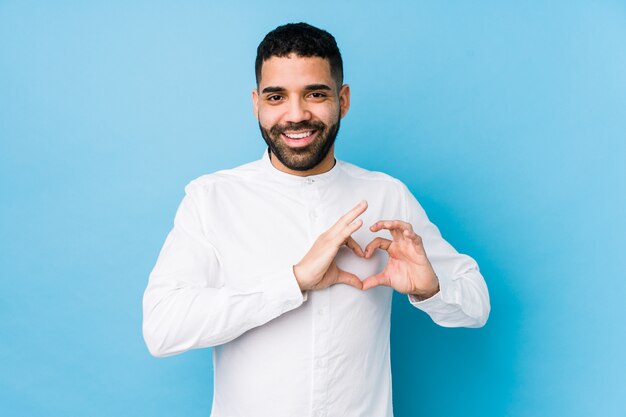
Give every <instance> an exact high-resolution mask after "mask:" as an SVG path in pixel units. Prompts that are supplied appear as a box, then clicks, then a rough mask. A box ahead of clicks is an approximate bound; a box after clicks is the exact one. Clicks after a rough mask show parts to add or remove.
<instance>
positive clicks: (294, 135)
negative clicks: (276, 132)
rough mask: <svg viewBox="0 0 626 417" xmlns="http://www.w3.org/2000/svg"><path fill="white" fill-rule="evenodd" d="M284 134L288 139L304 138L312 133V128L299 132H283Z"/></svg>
mask: <svg viewBox="0 0 626 417" xmlns="http://www.w3.org/2000/svg"><path fill="white" fill-rule="evenodd" d="M283 134H284V135H285V136H287V137H288V138H289V139H304V138H307V137H309V136H311V135H312V134H313V131H312V130H309V131H307V132H300V133H283Z"/></svg>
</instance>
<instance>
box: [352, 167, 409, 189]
mask: <svg viewBox="0 0 626 417" xmlns="http://www.w3.org/2000/svg"><path fill="white" fill-rule="evenodd" d="M341 168H342V170H343V173H344V175H345V176H346V177H348V178H350V179H353V180H355V181H366V182H369V183H377V184H376V185H377V186H384V187H389V188H393V189H396V190H398V191H400V192H402V193H404V192H405V191H406V190H407V187H406V185H404V183H403V182H402V181H400V180H399V179H397V178H395V177H393V176H391V175H389V174H386V173H384V172H381V171H370V170H368V169H365V168H362V167H359V166H357V165H354V164H351V163H349V162H345V161H341Z"/></svg>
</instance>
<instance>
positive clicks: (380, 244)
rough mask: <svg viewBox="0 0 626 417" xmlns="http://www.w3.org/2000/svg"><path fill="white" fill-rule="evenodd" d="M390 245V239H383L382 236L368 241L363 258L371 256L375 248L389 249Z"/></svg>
mask: <svg viewBox="0 0 626 417" xmlns="http://www.w3.org/2000/svg"><path fill="white" fill-rule="evenodd" d="M390 245H391V240H389V239H385V238H384V237H377V238H375V239H374V240H372V241H371V242H370V243H368V245H367V247H366V248H365V258H366V259H369V258H371V257H372V255H373V254H374V251H375V250H376V249H382V250H387V249H389V246H390Z"/></svg>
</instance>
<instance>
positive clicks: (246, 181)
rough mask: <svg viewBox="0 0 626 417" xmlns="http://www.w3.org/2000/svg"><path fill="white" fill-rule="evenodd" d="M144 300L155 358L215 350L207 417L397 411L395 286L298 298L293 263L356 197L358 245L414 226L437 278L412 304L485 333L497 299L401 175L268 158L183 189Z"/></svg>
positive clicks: (373, 266)
mask: <svg viewBox="0 0 626 417" xmlns="http://www.w3.org/2000/svg"><path fill="white" fill-rule="evenodd" d="M185 191H186V195H185V197H184V199H183V201H182V203H181V204H180V207H179V209H178V211H177V213H176V218H175V221H174V228H173V229H172V231H171V232H170V234H169V235H168V237H167V239H166V241H165V244H164V246H163V249H162V250H161V253H160V255H159V258H158V261H157V263H156V266H155V267H154V270H153V271H152V273H151V275H150V280H149V283H148V287H147V289H146V291H145V294H144V307H143V313H144V321H143V332H144V338H145V341H146V344H147V346H148V348H149V350H150V352H151V353H152V354H153V355H155V356H169V355H174V354H178V353H181V352H184V351H186V350H189V349H195V348H205V347H210V346H212V347H214V348H213V364H214V394H213V410H212V414H211V416H212V417H252V416H255V417H258V416H260V417H262V416H267V417H282V416H285V417H308V416H310V417H340V416H341V417H356V416H367V417H371V416H377V417H378V416H380V417H382V416H392V415H393V410H392V401H391V367H390V355H389V330H390V314H391V300H392V293H393V290H392V289H391V288H389V287H382V286H381V287H376V288H373V289H370V290H367V291H361V290H358V289H356V288H354V287H351V286H348V285H344V284H337V285H334V286H331V287H329V288H326V289H323V290H317V291H308V292H306V293H304V294H303V293H302V292H301V291H300V288H299V286H298V284H297V282H296V279H295V277H294V275H293V265H294V264H296V263H298V262H299V261H300V259H302V257H303V256H304V255H305V254H306V253H307V251H308V250H309V249H310V247H311V246H312V245H313V242H314V241H315V240H316V239H317V237H318V236H319V235H320V234H321V233H322V232H324V231H326V230H327V229H328V228H329V227H330V226H331V225H333V224H334V223H335V222H336V221H337V220H338V219H339V217H341V215H343V214H344V213H346V212H348V211H349V210H350V209H351V208H353V207H354V206H355V205H356V204H357V203H358V202H359V201H360V200H363V199H365V200H367V202H368V209H367V211H366V212H365V213H364V214H363V215H361V217H360V218H361V219H363V221H364V227H361V228H360V229H359V230H358V231H357V232H356V233H354V234H353V238H354V239H355V240H356V241H357V242H358V243H359V244H360V245H361V247H362V248H365V246H366V245H367V243H369V242H370V241H371V240H372V239H373V238H374V237H375V236H386V237H390V236H389V234H388V232H386V231H385V233H380V232H379V233H377V234H374V233H372V232H370V231H369V226H370V225H371V224H373V223H374V222H375V221H377V220H389V219H394V220H395V219H397V220H403V221H407V222H409V223H411V224H412V225H413V227H414V229H415V232H416V233H417V234H418V235H420V236H421V237H422V240H423V243H424V248H425V250H426V254H427V256H428V258H429V259H430V262H431V264H432V265H433V268H434V270H435V272H436V274H437V276H438V278H439V280H440V288H441V289H440V292H439V293H437V294H436V295H435V296H433V297H431V298H430V299H427V300H424V301H418V300H417V299H414V298H412V296H408V301H409V302H411V303H412V304H413V305H414V306H415V307H417V308H418V309H420V310H422V311H424V312H426V313H427V314H428V315H429V316H430V317H431V318H432V319H433V320H434V321H435V322H436V323H437V324H439V325H441V326H449V327H455V326H465V327H480V326H482V325H483V324H484V323H485V321H486V320H487V317H488V315H489V309H490V307H489V295H488V292H487V287H486V285H485V282H484V280H483V278H482V276H481V274H480V272H479V271H478V266H477V265H476V263H475V262H474V260H473V259H472V258H470V257H468V256H466V255H461V254H459V253H457V252H456V251H455V250H454V248H452V246H450V245H449V244H448V243H447V242H446V241H445V240H444V239H443V238H442V237H441V235H440V233H439V231H438V230H437V228H436V227H435V226H434V225H433V224H432V223H431V222H430V221H429V220H428V218H427V217H426V214H425V213H424V210H423V209H422V207H421V206H420V205H419V204H418V202H417V201H416V200H415V198H414V197H413V195H412V194H411V193H410V192H409V190H408V189H407V188H406V187H405V186H404V185H403V184H402V183H401V182H400V181H398V180H397V179H394V178H392V177H390V176H388V175H386V174H383V173H379V172H371V171H367V170H364V169H362V168H359V167H357V166H354V165H351V164H348V163H346V162H342V161H337V162H336V164H335V166H334V167H333V168H332V169H331V170H330V171H328V172H326V173H323V174H320V175H314V176H310V177H299V176H293V175H289V174H287V173H284V172H281V171H279V170H277V169H276V168H275V167H274V166H273V165H272V164H271V161H270V160H269V157H268V155H267V152H265V153H264V155H263V158H262V159H260V160H258V161H255V162H252V163H249V164H246V165H243V166H240V167H237V168H234V169H231V170H224V171H219V172H216V173H214V174H210V175H205V176H202V177H200V178H198V179H196V180H194V181H192V182H191V183H189V184H188V185H187V187H186V188H185ZM386 259H387V254H386V252H384V251H382V250H378V251H377V252H376V255H375V256H374V257H372V258H371V259H363V258H359V257H357V256H356V255H354V254H353V253H352V252H351V251H350V250H349V249H347V248H345V247H342V248H341V249H340V250H339V254H338V255H337V258H336V262H337V265H338V266H339V267H340V268H342V269H344V270H346V271H349V272H352V273H354V274H356V275H357V276H359V277H360V278H361V279H365V278H367V277H368V276H370V275H372V274H375V273H378V272H380V271H382V269H383V268H384V266H385V264H386Z"/></svg>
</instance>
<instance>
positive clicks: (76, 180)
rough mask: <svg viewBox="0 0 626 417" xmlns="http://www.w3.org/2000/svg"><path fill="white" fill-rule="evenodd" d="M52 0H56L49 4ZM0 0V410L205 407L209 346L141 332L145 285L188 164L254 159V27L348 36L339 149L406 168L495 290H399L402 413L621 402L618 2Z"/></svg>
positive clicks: (622, 41) (623, 90)
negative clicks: (443, 313) (445, 301)
mask: <svg viewBox="0 0 626 417" xmlns="http://www.w3.org/2000/svg"><path fill="white" fill-rule="evenodd" d="M53 3H54V4H53ZM125 3H126V2H122V1H120V2H104V1H103V2H63V1H59V2H44V1H40V2H35V1H0V186H1V190H2V194H1V195H2V196H1V197H0V198H1V206H0V207H1V208H0V210H1V211H0V230H1V234H0V236H1V237H0V239H1V240H0V262H1V265H0V271H1V282H0V284H1V285H0V288H1V289H0V409H1V410H3V411H2V415H7V416H9V415H10V416H39V415H41V416H43V415H45V416H66V415H85V416H94V417H98V416H173V415H179V416H183V415H184V416H207V415H208V410H209V409H210V404H211V393H212V367H211V363H210V362H211V352H210V350H208V349H205V350H199V351H193V352H188V353H186V354H184V355H180V356H178V357H172V358H168V359H155V358H152V357H151V356H149V354H148V352H147V350H146V348H145V346H144V344H143V340H142V337H141V296H142V292H143V289H144V287H145V284H146V282H147V277H148V274H149V272H150V270H151V268H152V266H153V264H154V262H155V260H156V256H157V254H158V251H159V249H160V247H161V245H162V243H163V241H164V239H165V236H166V234H167V232H168V231H169V229H170V227H171V224H172V220H173V216H174V212H175V209H176V207H177V205H178V203H179V201H180V199H181V197H182V195H183V186H184V185H185V184H186V183H187V182H188V181H189V180H191V179H192V178H195V177H197V176H199V175H201V174H203V173H207V172H212V171H215V170H218V169H221V168H228V167H232V166H235V165H238V164H241V163H244V162H247V161H250V160H252V159H256V158H258V157H259V156H260V155H261V153H262V151H263V142H262V140H261V138H260V136H259V134H258V127H257V125H256V121H255V119H254V118H253V115H252V109H251V104H250V90H251V88H252V87H253V85H254V74H253V61H254V54H255V49H256V45H257V44H258V42H259V41H260V40H261V38H262V37H263V36H264V34H265V33H266V32H267V31H268V30H270V29H272V28H273V27H275V26H277V25H279V24H282V23H285V22H288V21H301V20H304V21H308V22H310V23H312V24H315V25H318V26H320V27H323V28H326V29H328V30H329V31H330V32H331V33H333V34H334V35H335V36H336V38H337V40H338V42H339V45H340V48H342V52H343V55H344V60H345V66H346V68H345V70H346V81H347V82H348V83H349V84H350V85H351V87H352V93H353V96H352V108H351V111H350V112H349V114H348V116H347V117H346V119H344V122H343V123H342V131H341V133H340V137H339V139H338V140H339V143H338V149H337V153H338V155H339V157H341V158H342V159H346V160H348V161H350V162H354V163H357V164H359V165H362V166H365V167H367V168H370V169H376V170H383V171H386V172H388V173H390V174H392V175H394V176H396V177H398V178H400V179H402V180H403V181H404V182H405V183H407V184H408V185H409V187H410V188H411V190H412V191H413V192H414V193H415V195H416V196H417V197H418V199H420V201H421V202H422V204H423V205H424V207H425V208H426V210H427V212H428V213H429V215H430V217H431V218H432V220H434V221H435V223H437V224H438V225H439V227H440V228H441V230H442V232H443V234H444V236H445V237H446V238H447V239H448V240H449V241H450V242H451V243H452V244H453V245H455V246H456V247H457V249H459V250H460V251H463V252H466V253H469V254H471V255H472V256H474V257H475V258H476V259H477V260H478V262H479V264H480V265H481V269H482V271H483V273H484V275H485V277H486V280H487V282H488V285H489V288H490V292H491V297H492V315H491V319H490V321H489V323H488V324H487V326H486V327H485V328H483V329H480V330H468V329H443V328H439V327H436V326H435V325H434V324H432V323H431V322H430V320H429V319H428V318H427V317H426V316H425V315H423V314H421V313H420V312H418V311H417V310H415V309H413V308H412V307H411V306H410V305H409V304H408V303H407V302H405V300H404V298H403V297H397V298H396V299H395V303H394V310H393V324H392V345H393V350H392V361H393V376H394V404H395V409H396V415H397V417H402V416H437V417H452V416H463V417H468V416H481V417H484V416H532V417H535V416H591V415H594V416H603V417H606V416H624V415H626V400H625V399H624V394H625V393H626V359H625V357H626V355H624V351H625V350H626V343H625V342H626V336H625V332H624V321H625V320H626V307H625V304H624V299H625V296H626V285H625V283H624V282H625V278H626V274H625V272H626V256H624V249H625V248H626V239H625V235H626V222H625V221H624V214H625V211H624V207H625V205H626V184H625V183H626V169H625V168H624V163H625V162H626V145H625V141H626V2H623V1H621V2H619V1H597V2H577V1H562V2H549V3H550V5H547V4H546V3H548V2H540V1H536V2H532V1H531V2H518V1H515V2H513V1H509V2H503V1H473V2H469V1H430V2H426V1H406V2H398V1H396V2H380V1H376V2H366V1H360V2H356V1H355V2H338V3H339V4H336V3H335V2H332V1H317V2H302V3H300V2H296V1H284V2H279V1H265V2H249V3H247V4H245V3H242V4H239V5H230V4H229V3H227V2H224V3H223V4H218V2H200V1H197V2H196V1H179V2H167V3H166V2H148V1H144V2H134V5H133V6H128V5H126V4H125Z"/></svg>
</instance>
